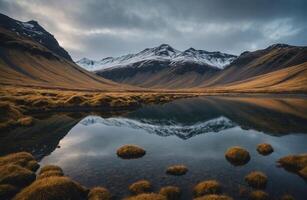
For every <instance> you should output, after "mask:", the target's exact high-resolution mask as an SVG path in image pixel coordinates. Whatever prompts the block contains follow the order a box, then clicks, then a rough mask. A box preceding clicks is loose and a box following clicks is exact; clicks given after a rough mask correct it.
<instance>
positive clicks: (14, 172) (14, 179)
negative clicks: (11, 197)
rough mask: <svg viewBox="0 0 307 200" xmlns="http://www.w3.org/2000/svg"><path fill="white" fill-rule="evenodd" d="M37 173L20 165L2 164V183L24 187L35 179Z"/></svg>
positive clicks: (0, 182)
mask: <svg viewBox="0 0 307 200" xmlns="http://www.w3.org/2000/svg"><path fill="white" fill-rule="evenodd" d="M35 177H36V176H35V173H34V172H32V171H30V170H28V169H26V168H23V167H21V166H19V165H14V164H7V165H3V166H0V184H10V185H13V186H18V187H24V186H27V185H29V184H30V183H32V182H33V181H34V180H35Z"/></svg>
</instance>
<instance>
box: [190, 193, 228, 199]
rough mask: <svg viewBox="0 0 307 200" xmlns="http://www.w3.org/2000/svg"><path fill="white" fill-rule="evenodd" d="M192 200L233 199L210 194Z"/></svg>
mask: <svg viewBox="0 0 307 200" xmlns="http://www.w3.org/2000/svg"><path fill="white" fill-rule="evenodd" d="M194 200H233V198H231V197H229V196H226V195H216V194H210V195H205V196H202V197H198V198H195V199H194Z"/></svg>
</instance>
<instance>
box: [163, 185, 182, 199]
mask: <svg viewBox="0 0 307 200" xmlns="http://www.w3.org/2000/svg"><path fill="white" fill-rule="evenodd" d="M159 194H161V195H163V196H165V197H166V198H167V200H177V199H179V198H180V194H181V191H180V188H179V187H176V186H165V187H162V188H161V189H160V191H159Z"/></svg>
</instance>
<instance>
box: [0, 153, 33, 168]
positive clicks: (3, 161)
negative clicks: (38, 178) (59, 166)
mask: <svg viewBox="0 0 307 200" xmlns="http://www.w3.org/2000/svg"><path fill="white" fill-rule="evenodd" d="M9 164H10V165H18V166H21V167H24V168H26V169H29V170H31V171H36V170H37V169H38V168H39V164H38V163H37V161H36V160H35V158H34V157H33V156H32V155H31V154H30V153H27V152H18V153H12V154H9V155H6V156H3V157H0V166H4V165H9Z"/></svg>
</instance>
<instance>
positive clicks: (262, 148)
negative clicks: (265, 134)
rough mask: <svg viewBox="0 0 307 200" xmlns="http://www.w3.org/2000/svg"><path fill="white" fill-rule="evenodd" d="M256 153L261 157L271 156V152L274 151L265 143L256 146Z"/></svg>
mask: <svg viewBox="0 0 307 200" xmlns="http://www.w3.org/2000/svg"><path fill="white" fill-rule="evenodd" d="M257 151H258V153H260V154H261V155H264V156H266V155H269V154H271V153H272V152H274V149H273V147H272V145H270V144H267V143H262V144H259V145H258V146H257Z"/></svg>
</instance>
